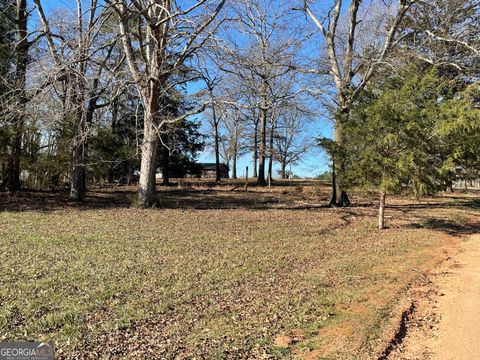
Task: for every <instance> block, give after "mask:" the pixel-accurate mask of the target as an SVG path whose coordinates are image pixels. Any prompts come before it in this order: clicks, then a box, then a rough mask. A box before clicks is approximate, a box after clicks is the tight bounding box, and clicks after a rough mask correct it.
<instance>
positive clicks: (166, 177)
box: [161, 145, 170, 186]
mask: <svg viewBox="0 0 480 360" xmlns="http://www.w3.org/2000/svg"><path fill="white" fill-rule="evenodd" d="M161 146H162V151H163V156H162V158H163V164H162V178H163V179H162V183H163V185H165V186H170V150H169V149H168V148H167V147H166V146H164V145H161Z"/></svg>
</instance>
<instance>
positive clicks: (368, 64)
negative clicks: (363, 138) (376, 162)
mask: <svg viewBox="0 0 480 360" xmlns="http://www.w3.org/2000/svg"><path fill="white" fill-rule="evenodd" d="M415 1H416V0H399V1H398V3H397V4H396V5H395V4H394V3H393V2H383V3H381V2H379V1H378V2H375V3H373V4H372V3H366V2H362V1H361V0H349V1H344V0H334V1H333V2H331V3H330V4H328V5H327V4H325V3H324V2H322V4H321V6H320V8H318V9H316V8H314V6H315V4H316V3H319V2H317V1H312V0H303V1H302V6H301V8H300V10H301V11H304V12H305V14H306V15H307V16H308V17H309V18H310V19H311V21H313V23H314V25H315V27H316V28H317V29H318V31H319V32H320V34H321V35H322V37H323V40H322V44H323V42H324V43H325V47H326V53H327V57H328V63H327V68H328V71H329V74H330V76H331V78H332V79H333V84H332V85H333V86H334V87H335V90H336V94H335V99H334V103H335V109H334V116H335V132H334V139H335V143H336V145H337V146H338V147H340V148H341V146H342V143H343V128H342V127H343V124H344V123H345V122H346V121H348V118H349V114H350V110H351V107H352V106H353V102H354V100H355V98H356V97H357V95H358V94H359V93H360V92H361V90H362V89H364V88H365V86H366V85H367V84H368V82H369V81H370V80H371V79H372V78H373V76H374V75H375V74H376V72H377V70H378V69H379V68H380V67H381V66H382V64H384V62H385V60H386V58H387V55H388V54H389V52H390V51H391V49H392V48H393V47H394V46H395V45H396V44H397V43H398V41H400V40H401V38H397V36H396V35H397V32H398V29H399V25H400V23H401V21H402V20H403V19H404V17H405V15H406V14H407V12H408V11H409V9H410V8H411V6H412V5H413V4H414V3H415ZM375 6H376V7H378V8H381V9H382V10H383V11H382V14H381V16H378V17H377V18H376V19H374V23H372V21H367V24H370V25H369V26H368V28H366V29H364V31H360V30H361V26H362V25H361V24H362V21H363V20H367V16H368V12H367V11H366V10H365V8H367V7H370V9H373V8H374V7H375ZM297 10H298V9H297ZM375 23H376V24H375ZM344 28H346V30H344ZM372 30H373V31H372ZM319 70H320V71H319V72H322V71H323V69H319ZM337 153H338V154H341V152H340V151H339V152H337ZM343 167H344V164H343V161H342V157H341V156H336V157H335V159H334V174H335V178H334V185H333V194H332V200H331V203H332V204H335V205H337V206H344V205H348V204H349V200H348V196H347V194H346V192H345V191H344V189H343V186H342V182H343V181H342V173H343Z"/></svg>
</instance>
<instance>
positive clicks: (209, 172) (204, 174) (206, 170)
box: [198, 163, 230, 179]
mask: <svg viewBox="0 0 480 360" xmlns="http://www.w3.org/2000/svg"><path fill="white" fill-rule="evenodd" d="M198 168H199V176H200V177H201V178H206V179H209V178H215V176H216V164H215V163H199V164H198ZM229 170H230V169H229V168H228V165H226V164H224V163H220V177H221V178H222V179H228V178H229V176H228V172H229Z"/></svg>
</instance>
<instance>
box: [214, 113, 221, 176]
mask: <svg viewBox="0 0 480 360" xmlns="http://www.w3.org/2000/svg"><path fill="white" fill-rule="evenodd" d="M212 115H213V132H214V134H213V135H214V137H215V139H214V140H215V144H214V147H215V181H220V145H219V136H218V122H217V114H216V112H215V106H212Z"/></svg>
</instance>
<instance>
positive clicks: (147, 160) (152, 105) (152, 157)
mask: <svg viewBox="0 0 480 360" xmlns="http://www.w3.org/2000/svg"><path fill="white" fill-rule="evenodd" d="M149 100H150V101H148V102H144V103H145V106H146V108H145V111H144V126H143V142H142V145H141V151H142V159H141V162H140V180H139V183H138V205H139V206H141V207H151V206H154V205H156V202H157V199H156V184H155V170H156V167H157V148H158V135H157V130H156V127H155V116H157V114H156V111H157V106H156V103H157V102H158V99H152V98H150V99H149Z"/></svg>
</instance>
